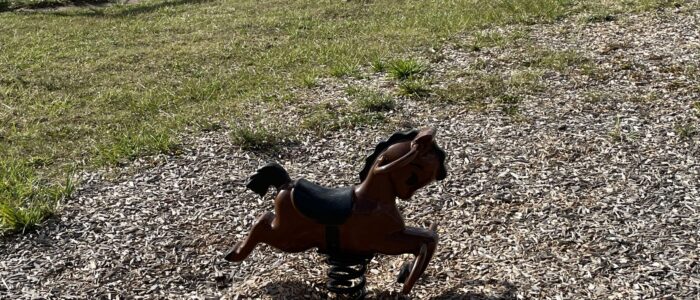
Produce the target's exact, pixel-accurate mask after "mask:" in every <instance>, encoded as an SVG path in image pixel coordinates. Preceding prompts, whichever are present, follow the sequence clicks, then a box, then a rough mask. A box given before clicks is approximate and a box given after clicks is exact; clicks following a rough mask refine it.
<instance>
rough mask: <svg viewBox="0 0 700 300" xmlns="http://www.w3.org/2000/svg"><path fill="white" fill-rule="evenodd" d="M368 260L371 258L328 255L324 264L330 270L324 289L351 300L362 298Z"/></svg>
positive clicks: (364, 291)
mask: <svg viewBox="0 0 700 300" xmlns="http://www.w3.org/2000/svg"><path fill="white" fill-rule="evenodd" d="M370 260H372V256H358V255H341V254H330V255H328V257H327V258H326V263H328V265H330V268H329V269H328V283H326V287H327V288H328V290H329V291H331V292H333V293H335V294H337V295H344V296H347V297H349V298H351V299H362V298H364V297H365V294H366V293H367V290H366V289H365V286H366V283H367V282H366V280H365V271H367V264H369V262H370Z"/></svg>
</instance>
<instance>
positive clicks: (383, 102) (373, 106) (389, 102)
mask: <svg viewBox="0 0 700 300" xmlns="http://www.w3.org/2000/svg"><path fill="white" fill-rule="evenodd" d="M346 92H347V93H348V96H350V97H351V98H352V99H353V100H354V101H353V103H354V104H355V106H357V108H358V109H359V110H360V111H365V112H380V111H389V110H392V109H394V107H395V106H396V101H394V99H393V98H392V97H391V96H389V95H387V94H384V93H382V92H379V91H374V90H370V89H363V88H358V87H351V88H348V89H347V90H346Z"/></svg>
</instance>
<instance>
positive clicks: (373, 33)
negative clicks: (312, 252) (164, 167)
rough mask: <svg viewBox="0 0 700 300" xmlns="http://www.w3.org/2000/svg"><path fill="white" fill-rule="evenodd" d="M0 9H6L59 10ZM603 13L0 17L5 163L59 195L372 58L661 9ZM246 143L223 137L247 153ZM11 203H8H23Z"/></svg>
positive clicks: (533, 9) (515, 4)
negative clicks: (72, 180)
mask: <svg viewBox="0 0 700 300" xmlns="http://www.w3.org/2000/svg"><path fill="white" fill-rule="evenodd" d="M0 1H2V2H0V6H1V7H2V8H0V10H3V9H5V10H7V9H15V8H17V7H38V6H45V5H50V3H52V1H54V0H46V1H44V0H16V1H11V2H10V1H7V0H0ZM34 2H36V5H37V6H34V4H32V3H34ZM609 2H610V1H602V0H598V1H574V0H512V1H473V0H456V1H438V0H426V1H330V0H328V1H325V0H324V1H309V0H290V1H279V0H277V1H273V0H266V1H257V0H256V1H254V0H235V1H234V0H222V1H206V0H167V1H162V0H144V1H141V2H139V3H137V4H133V5H112V6H106V7H97V8H96V7H87V8H86V7H83V8H80V7H78V8H68V9H62V10H55V11H52V10H46V11H10V12H3V13H0V28H3V30H0V41H1V42H0V70H2V71H0V162H1V163H4V164H16V163H18V162H17V159H16V158H17V157H22V158H24V159H26V160H32V159H34V158H41V159H43V161H44V165H43V166H41V167H35V166H30V167H28V168H30V169H32V168H34V169H35V171H37V172H36V174H35V175H33V176H35V177H36V178H40V179H41V180H38V181H36V182H44V181H46V182H48V183H47V184H48V186H54V185H53V184H52V182H54V183H55V182H61V181H62V180H63V179H64V178H65V174H64V170H66V169H71V168H77V169H79V170H80V169H84V168H89V169H92V168H97V167H101V166H105V165H113V164H120V163H123V162H125V161H128V160H130V159H133V158H136V157H139V156H142V155H148V154H154V153H171V152H176V151H177V148H178V146H177V145H178V142H179V141H178V136H179V135H180V134H181V133H182V132H183V131H187V130H190V129H192V128H201V129H202V130H211V129H216V128H220V127H221V126H220V125H216V126H210V125H212V124H225V123H232V124H239V123H241V122H243V120H244V119H245V118H244V117H243V116H244V115H246V116H247V115H252V116H255V117H258V118H263V119H264V118H274V116H272V115H274V114H267V115H262V113H260V112H258V111H256V110H255V109H249V108H250V107H255V106H251V105H242V104H243V103H251V102H252V103H256V104H257V103H260V105H263V104H264V105H268V103H272V104H269V105H273V104H275V105H277V106H278V107H279V109H283V108H284V107H285V104H286V105H289V104H291V103H296V102H295V101H297V100H296V98H295V97H294V95H293V93H294V91H296V90H297V89H298V88H299V87H311V86H312V85H314V82H315V80H312V79H311V78H314V79H315V78H322V77H328V76H337V77H346V76H351V77H355V76H359V72H360V66H365V65H370V66H371V67H372V69H373V70H374V71H375V72H380V71H382V70H383V69H385V68H386V70H389V66H388V65H387V66H384V67H382V66H381V65H380V64H377V63H376V61H378V59H377V58H396V57H409V56H410V57H414V56H415V57H419V56H417V55H416V53H417V52H418V53H420V52H421V51H422V50H423V49H427V48H430V47H437V46H439V44H440V43H442V41H449V38H451V37H455V36H459V35H460V34H464V33H467V32H472V31H474V30H478V29H483V28H487V27H492V26H499V25H504V24H531V23H540V22H552V21H555V20H558V19H561V18H564V17H567V16H569V15H571V14H574V13H579V12H586V11H588V10H591V11H593V10H595V11H596V12H599V11H605V10H606V9H607V7H610V8H609V9H610V10H614V11H619V10H637V9H640V8H639V7H647V6H648V7H652V8H649V9H653V7H654V5H655V4H659V3H662V2H663V3H666V2H668V1H649V0H644V1H641V0H640V1H636V2H640V3H639V5H637V4H629V5H627V4H624V5H619V4H614V5H613V4H609ZM636 2H635V3H636ZM591 3H595V5H593V4H591ZM652 4H653V5H652ZM373 61H374V62H375V63H373ZM409 62H410V60H409ZM409 64H410V63H409ZM412 70H413V71H412ZM399 73H400V74H407V75H399V76H398V77H401V78H403V77H406V76H408V77H410V76H411V74H416V73H417V72H416V71H415V70H414V68H406V69H403V70H402V71H400V72H399ZM399 73H397V74H399ZM404 90H407V91H408V89H404ZM290 95H291V96H290ZM244 107H245V108H246V109H245V110H244ZM319 111H320V112H319V113H318V114H309V115H308V116H307V118H308V119H309V120H305V123H315V124H316V125H314V126H311V127H314V128H315V127H319V128H324V127H339V126H355V124H372V123H374V122H381V120H382V117H381V114H377V113H376V112H362V113H360V112H357V111H355V110H351V111H349V112H345V111H344V112H342V113H340V115H342V116H343V117H342V118H340V121H339V120H338V119H336V118H335V114H336V112H333V111H324V110H322V109H321V110H319ZM328 115H330V116H331V117H330V118H326V117H323V116H328ZM314 120H315V121H314ZM271 130H275V129H271ZM239 135H240V137H239ZM243 136H245V134H234V135H233V136H232V138H233V139H234V140H236V141H238V142H240V143H248V142H247V139H245V138H243ZM253 140H256V139H255V138H254V139H253ZM39 171H40V172H39ZM20 178H24V177H20ZM24 180H29V179H24ZM27 182H29V181H27ZM28 184H29V183H28ZM11 195H12V196H11V197H13V198H12V199H11V201H5V202H4V203H11V204H12V205H13V207H14V208H17V209H23V208H27V207H29V206H28V205H31V204H30V203H31V201H30V202H27V201H25V200H22V199H15V197H17V196H16V195H15V194H11ZM38 199H39V198H38ZM37 201H41V200H37ZM47 201H48V200H47ZM15 206H16V207H15ZM3 222H5V221H3Z"/></svg>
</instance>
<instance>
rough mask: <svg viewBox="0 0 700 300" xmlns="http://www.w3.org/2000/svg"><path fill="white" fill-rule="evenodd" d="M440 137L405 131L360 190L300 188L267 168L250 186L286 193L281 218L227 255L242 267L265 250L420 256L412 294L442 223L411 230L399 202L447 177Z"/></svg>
mask: <svg viewBox="0 0 700 300" xmlns="http://www.w3.org/2000/svg"><path fill="white" fill-rule="evenodd" d="M434 136H435V130H434V129H426V130H422V131H420V132H418V131H417V130H414V131H411V132H403V133H402V132H399V133H395V134H393V135H392V136H391V137H390V138H389V139H388V140H387V141H384V142H381V143H379V144H378V145H377V147H376V148H375V150H374V153H373V154H372V155H370V156H369V157H367V159H366V162H365V167H364V169H363V170H362V172H360V180H361V183H360V184H359V185H356V186H353V187H348V188H340V189H327V188H323V187H320V186H317V185H315V184H313V183H310V182H308V181H306V180H304V179H299V180H297V181H292V180H291V179H290V178H289V175H288V174H287V172H286V171H285V170H284V169H283V168H282V167H281V166H280V165H278V164H275V163H272V164H268V165H266V166H264V167H263V168H261V169H260V170H258V171H257V173H256V174H255V175H253V176H252V177H251V178H250V181H249V183H248V184H247V187H248V188H250V189H251V190H253V191H254V192H256V193H258V194H260V195H261V196H264V195H265V193H266V192H267V189H268V188H269V187H270V186H275V187H276V188H277V190H278V193H277V196H276V197H275V213H272V212H267V213H265V214H263V215H262V216H261V217H260V218H259V219H258V220H257V221H256V223H255V224H254V225H253V228H252V229H251V231H250V233H249V234H248V236H247V237H246V238H245V240H243V241H242V242H239V243H237V244H236V245H235V246H234V247H233V249H231V250H230V251H229V252H228V253H227V255H226V260H228V261H234V262H238V261H242V260H243V259H245V258H246V257H248V255H250V253H251V251H253V249H254V248H255V246H256V245H257V244H258V243H265V244H268V245H270V246H273V247H275V248H277V249H280V250H282V251H284V252H300V251H305V250H308V249H311V248H318V250H319V252H322V253H346V254H353V255H373V254H375V253H380V254H387V255H399V254H404V253H412V254H413V255H415V256H416V258H415V261H414V263H413V267H412V268H411V267H410V265H407V266H405V268H406V269H407V271H409V272H410V273H408V277H406V276H405V274H404V276H402V275H400V277H403V278H400V279H399V281H400V282H403V283H404V285H403V289H402V291H401V292H402V293H403V294H408V293H409V292H410V291H411V288H412V287H413V285H414V284H415V283H416V281H417V280H418V278H419V277H420V276H421V274H423V272H424V271H425V269H426V267H427V265H428V262H429V261H430V259H431V258H432V256H433V253H435V248H436V246H437V242H438V235H437V233H436V229H437V224H432V225H431V228H430V229H423V228H415V227H407V226H405V224H404V221H403V218H402V217H401V213H400V212H399V210H398V208H397V207H396V197H398V198H400V199H402V200H407V199H409V198H411V196H412V195H413V193H414V192H415V191H416V190H418V189H420V188H422V187H424V186H426V185H427V184H429V183H431V182H433V181H435V180H442V179H444V178H445V177H446V175H447V173H446V170H445V164H444V163H445V153H444V152H443V151H442V150H441V149H440V148H439V147H438V146H437V145H436V144H435V142H434Z"/></svg>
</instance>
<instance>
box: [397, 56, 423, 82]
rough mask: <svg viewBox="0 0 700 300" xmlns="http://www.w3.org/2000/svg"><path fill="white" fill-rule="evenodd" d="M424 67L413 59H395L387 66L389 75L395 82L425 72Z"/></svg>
mask: <svg viewBox="0 0 700 300" xmlns="http://www.w3.org/2000/svg"><path fill="white" fill-rule="evenodd" d="M425 70H426V67H425V65H423V64H422V63H420V62H419V61H417V60H414V59H397V60H395V61H393V62H391V64H389V70H388V71H389V75H391V77H393V78H394V79H397V80H406V79H409V78H413V77H416V76H418V75H420V74H422V73H423V72H425Z"/></svg>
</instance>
